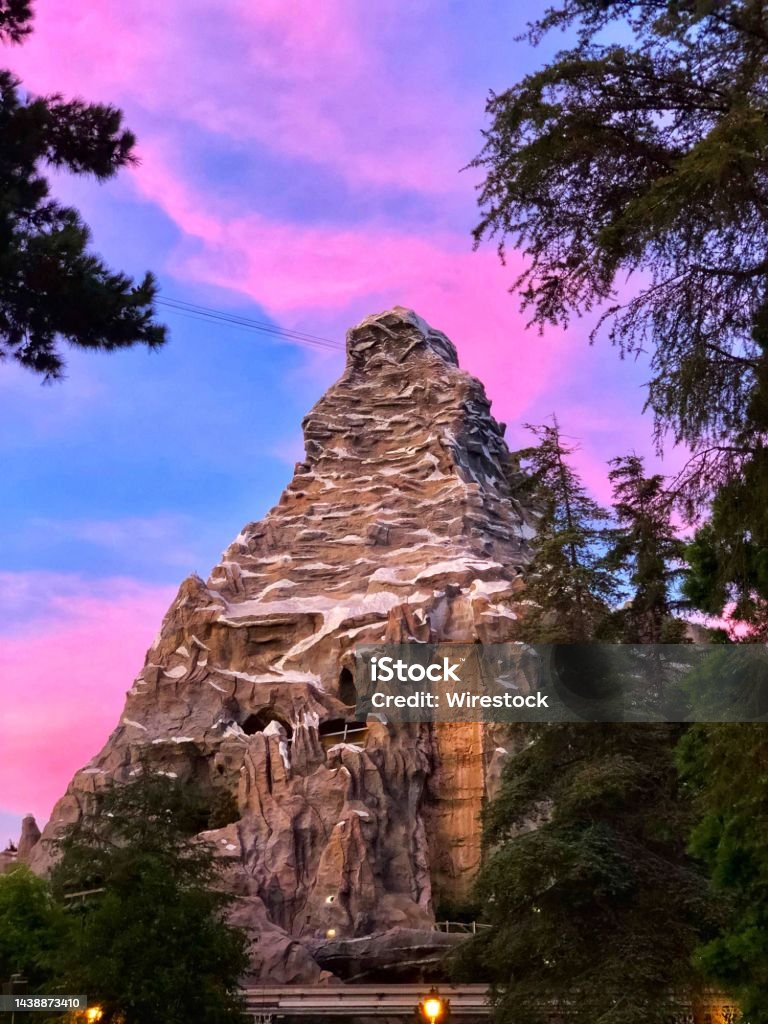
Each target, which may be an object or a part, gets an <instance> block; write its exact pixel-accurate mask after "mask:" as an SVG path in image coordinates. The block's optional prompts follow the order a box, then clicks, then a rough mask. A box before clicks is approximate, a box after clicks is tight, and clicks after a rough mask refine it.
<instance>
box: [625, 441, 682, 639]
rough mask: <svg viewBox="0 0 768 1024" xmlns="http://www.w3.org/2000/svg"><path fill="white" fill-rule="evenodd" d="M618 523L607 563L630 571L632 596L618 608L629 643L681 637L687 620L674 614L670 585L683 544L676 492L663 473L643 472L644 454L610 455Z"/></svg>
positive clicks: (677, 574) (678, 566) (677, 572)
mask: <svg viewBox="0 0 768 1024" xmlns="http://www.w3.org/2000/svg"><path fill="white" fill-rule="evenodd" d="M610 465H611V466H612V467H613V468H612V469H611V471H610V473H609V474H608V476H609V479H610V481H611V483H612V484H613V496H614V503H613V509H614V514H615V517H616V520H617V523H618V529H617V530H616V532H615V534H614V540H613V543H612V545H611V548H610V550H609V551H608V553H607V555H606V566H607V567H608V568H609V569H611V570H613V571H614V572H617V573H623V574H625V575H626V576H627V578H628V581H629V585H630V587H631V593H632V596H631V599H630V601H629V602H628V604H627V605H626V606H625V607H624V608H623V609H622V610H621V612H619V613H617V618H618V619H619V621H620V624H621V636H622V640H623V641H624V642H625V643H633V644H660V643H679V642H681V641H682V640H683V637H684V631H685V624H684V623H682V622H680V621H679V620H675V619H674V618H672V615H671V610H672V594H671V591H672V587H673V585H674V582H675V580H676V579H678V578H679V577H680V576H681V574H682V572H683V568H682V560H683V556H684V553H685V544H684V542H683V541H682V540H681V539H680V538H679V537H678V536H677V532H676V529H675V527H674V524H673V522H672V517H673V507H674V502H673V497H672V496H671V495H670V494H669V493H668V492H667V491H666V490H665V488H664V477H663V476H661V474H658V473H654V474H652V475H651V476H646V475H645V467H644V464H643V460H642V458H640V456H638V455H635V454H632V455H625V456H623V457H620V458H616V459H612V460H611V462H610Z"/></svg>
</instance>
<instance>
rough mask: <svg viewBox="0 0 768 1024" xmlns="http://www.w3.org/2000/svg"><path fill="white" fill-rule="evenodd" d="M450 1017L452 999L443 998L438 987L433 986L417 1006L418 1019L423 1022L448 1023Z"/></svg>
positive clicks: (433, 1023)
mask: <svg viewBox="0 0 768 1024" xmlns="http://www.w3.org/2000/svg"><path fill="white" fill-rule="evenodd" d="M450 1019H451V1001H450V999H443V997H442V996H441V995H440V994H439V993H438V991H437V989H436V988H431V989H430V990H429V992H428V993H427V995H426V996H425V997H424V998H423V999H422V1000H420V1001H419V1005H418V1006H417V1007H416V1020H417V1021H420V1022H423V1024H447V1022H448V1021H450Z"/></svg>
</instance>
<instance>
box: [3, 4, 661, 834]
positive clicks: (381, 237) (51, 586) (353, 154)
mask: <svg viewBox="0 0 768 1024" xmlns="http://www.w3.org/2000/svg"><path fill="white" fill-rule="evenodd" d="M37 9H38V16H37V22H36V27H35V32H34V34H33V36H32V37H31V38H30V39H29V41H28V42H26V43H25V44H24V45H23V46H22V47H19V48H13V49H10V48H6V49H5V51H4V52H3V53H2V54H1V55H0V56H1V57H3V58H4V59H5V62H6V66H10V67H12V68H13V69H14V70H15V71H16V72H17V73H18V74H19V76H20V77H21V78H22V80H23V82H24V85H25V87H26V88H28V89H29V90H30V91H31V92H36V93H41V92H42V93H48V92H54V91H56V92H61V93H63V94H65V95H67V96H75V95H76V96H81V97H83V98H85V99H88V100H93V101H97V100H98V101H107V102H111V103H114V104H116V105H118V106H120V107H121V108H122V109H123V110H124V111H125V114H126V121H127V124H128V126H129V127H130V128H131V129H132V130H134V131H135V132H136V134H137V135H138V137H139V149H138V152H139V155H140V164H139V166H138V167H136V168H135V169H132V170H130V171H125V172H123V173H121V174H120V176H119V177H118V178H116V179H114V180H112V181H110V182H108V183H106V184H104V185H98V184H97V183H96V182H94V181H93V180H77V181H75V180H73V179H71V178H67V177H61V178H57V179H56V181H55V192H56V195H57V196H58V197H59V198H61V199H64V200H67V201H71V202H73V203H74V204H76V205H77V206H78V207H79V208H80V209H81V210H82V212H83V214H84V216H85V218H86V220H87V221H88V223H89V224H90V226H91V228H92V230H93V239H94V247H95V249H96V250H97V251H98V252H100V253H101V254H102V255H103V256H104V257H105V258H107V259H108V260H109V262H110V263H111V264H112V265H113V266H114V267H115V268H120V269H124V270H127V271H129V272H131V273H134V274H139V273H142V272H143V271H144V270H147V269H152V270H153V271H154V272H155V273H156V274H157V276H158V278H159V281H160V286H161V290H162V293H163V295H164V296H166V297H169V298H175V299H182V300H186V301H191V302H196V303H200V304H203V305H205V306H210V307H214V308H216V309H221V310H226V311H230V312H237V313H239V314H241V315H245V316H249V317H252V318H255V319H259V320H262V321H266V322H270V323H273V324H275V325H279V326H281V327H288V328H294V329H300V330H303V331H307V332H311V333H312V334H314V335H318V336H320V337H323V338H327V339H331V340H334V341H336V342H342V341H343V337H344V331H345V329H346V328H347V327H348V326H349V325H351V324H353V323H355V322H356V321H358V320H359V319H361V318H362V317H363V316H365V315H366V314H369V313H372V312H377V311H380V310H382V309H385V308H387V307H389V306H392V305H395V304H400V305H404V306H411V307H413V308H415V309H416V310H417V311H418V312H419V313H420V314H421V315H422V316H423V317H425V318H426V319H427V320H429V321H430V322H431V323H432V324H433V325H434V326H435V327H438V328H440V329H441V330H443V331H445V332H446V333H447V334H448V335H449V336H450V337H451V338H452V339H453V341H454V342H455V343H456V345H457V347H458V350H459V355H460V360H461V364H462V366H463V367H464V368H465V369H468V370H470V371H471V372H473V373H475V374H477V375H478V376H479V377H480V378H481V379H482V380H483V381H484V382H485V384H486V388H487V390H488V393H489V396H490V397H491V399H492V400H493V407H494V413H495V415H496V417H497V418H498V419H500V420H504V421H506V422H507V423H508V424H509V430H508V437H509V438H510V443H511V444H513V445H516V444H519V443H523V442H524V440H525V435H524V431H523V430H522V427H521V425H522V424H523V423H524V422H526V421H529V422H540V421H541V420H542V419H544V418H545V417H547V416H548V415H549V414H551V413H552V411H553V410H556V411H557V413H558V416H559V418H560V421H561V423H562V425H563V427H564V430H565V431H566V433H568V434H569V435H572V436H574V437H577V438H579V439H580V441H581V444H582V449H581V452H580V453H579V465H580V467H581V468H582V470H583V471H584V473H585V476H586V478H587V479H588V480H589V481H590V483H591V485H592V486H593V488H594V489H595V491H596V493H597V494H598V495H599V496H600V497H602V498H603V499H605V498H606V497H607V495H606V486H605V462H606V460H607V459H608V458H610V457H611V456H614V455H617V454H622V453H624V452H626V451H629V450H631V449H632V448H635V449H636V450H638V451H641V452H647V451H649V450H650V447H651V445H650V433H651V423H650V421H649V419H648V417H642V416H641V410H642V405H643V390H642V382H643V380H644V379H645V378H646V376H647V370H646V368H645V367H644V366H643V365H638V364H634V363H631V362H626V361H625V362H622V361H621V360H620V359H619V358H618V355H617V354H616V353H615V352H614V351H612V350H611V349H610V347H609V346H608V345H607V344H602V345H599V344H598V345H597V346H595V347H593V348H589V346H588V344H587V342H586V337H587V335H588V331H589V326H590V325H589V324H588V323H586V322H581V321H578V322H576V323H575V324H574V325H573V326H572V327H571V329H570V330H569V331H568V332H567V333H562V332H560V331H555V330H550V331H547V332H546V333H545V334H544V335H543V336H540V335H539V334H537V332H536V331H535V330H526V329H525V324H524V319H523V318H522V317H521V315H520V314H519V312H518V303H517V300H516V299H515V298H514V296H511V295H509V294H508V288H509V285H510V283H511V280H512V278H513V277H514V276H515V267H516V266H518V265H519V259H520V257H518V256H517V255H516V254H514V253H512V254H510V258H509V265H508V266H507V267H503V266H501V265H500V263H499V261H498V258H497V256H496V253H495V249H494V246H493V244H488V245H485V246H484V247H482V248H481V249H480V250H479V251H478V252H473V251H472V245H471V238H470V231H471V228H472V226H473V225H474V223H475V221H476V219H477V213H476V207H475V186H476V184H477V182H478V180H479V179H478V175H477V173H476V172H472V171H463V172H462V170H461V169H462V167H464V166H465V165H466V164H467V162H468V161H469V160H470V159H471V158H472V157H473V156H474V155H475V154H476V153H477V152H478V150H479V149H480V147H481V144H482V140H481V134H480V133H481V130H482V128H483V126H484V124H485V115H484V103H485V97H486V95H487V93H488V91H489V89H495V90H497V91H498V90H501V89H503V88H504V87H505V86H506V85H510V84H512V83H513V82H514V81H515V80H517V79H518V78H519V77H520V76H521V75H523V74H524V73H525V72H526V71H529V70H532V69H533V68H535V67H536V66H537V65H538V64H539V63H541V61H542V60H543V59H544V58H545V57H546V56H547V55H548V54H551V52H552V50H551V49H549V50H548V49H547V47H546V46H543V47H541V48H540V49H539V50H532V49H531V48H530V47H529V46H528V45H527V44H526V43H521V42H515V40H514V37H515V36H516V35H517V34H518V33H519V32H520V31H521V30H522V29H523V28H524V24H525V21H526V18H527V17H528V16H529V15H531V14H533V13H535V12H536V11H537V10H540V9H541V5H540V4H538V3H535V2H530V0H529V2H528V3H520V2H518V3H509V2H502V0H475V2H473V3H471V4H470V3H457V2H452V0H451V2H446V0H373V2H370V3H363V2H361V0H321V2H317V0H164V2H162V3H157V2H156V0H153V2H151V3H150V2H149V0H134V2H132V3H131V4H125V3H124V2H118V0H100V2H99V3H93V2H90V0H45V2H42V0H39V2H38V4H37ZM553 42H555V43H556V42H557V40H555V41H553ZM166 312H167V311H166V310H164V311H163V313H164V319H166V322H167V323H168V324H169V326H170V335H171V338H170V342H169V344H168V345H167V347H166V348H165V349H164V350H162V351H160V352H158V353H154V354H149V353H147V352H146V351H145V350H139V349H136V350H134V351H129V352H125V353H121V354H119V355H95V354H76V353H69V354H68V359H67V362H68V367H67V377H66V380H64V381H63V382H61V383H59V384H55V385H53V386H50V387H44V386H41V385H40V383H39V380H38V379H37V378H35V377H34V376H32V375H31V374H30V373H28V372H26V371H23V370H21V369H18V368H16V367H15V366H11V365H2V366H0V418H1V419H2V429H0V462H1V464H2V487H3V493H2V500H1V501H0V526H1V527H2V536H3V541H4V543H3V546H2V554H1V555H0V605H1V606H2V607H1V609H0V752H1V753H0V846H3V845H4V844H5V840H6V839H7V838H11V837H14V838H15V837H16V836H17V834H18V828H19V821H20V818H21V816H22V815H23V814H24V813H26V812H28V811H31V812H33V813H35V814H36V815H37V816H38V820H39V823H40V824H41V825H42V824H43V822H44V821H45V820H46V819H47V817H48V815H49V813H50V810H51V807H52V804H53V802H54V800H55V799H56V798H57V797H58V796H59V795H61V793H62V792H63V791H64V789H65V787H66V785H67V783H68V781H69V779H70V777H71V775H72V774H73V772H74V770H75V769H76V768H78V767H80V766H81V765H82V764H83V763H85V762H86V761H87V760H88V758H89V757H90V756H91V755H92V754H94V753H95V752H96V751H97V750H98V749H99V747H100V746H101V745H102V744H103V742H104V741H105V740H106V738H107V736H108V734H109V732H110V731H111V729H112V728H113V727H114V726H115V725H116V723H117V720H118V716H119V713H120V710H121V707H122V702H123V697H124V693H125V691H126V690H127V689H129V687H130V685H131V681H132V679H133V677H134V676H135V674H136V673H137V671H138V670H139V668H140V666H141V664H142V661H143V657H144V651H145V649H146V648H147V646H148V645H149V643H150V642H151V640H152V637H153V636H154V634H155V633H156V632H157V629H158V627H159V623H160V620H161V618H162V615H163V613H164V611H165V609H166V607H167V605H168V604H169V602H170V600H171V599H172V597H173V594H174V593H175V590H176V588H177V586H178V584H179V583H180V582H181V580H182V579H183V578H184V577H185V576H187V575H188V574H189V573H191V572H198V573H200V574H201V575H202V576H204V577H205V576H207V575H208V572H209V570H210V568H211V567H212V565H213V564H215V562H216V561H217V559H218V557H219V555H220V553H221V551H222V550H223V549H224V548H225V547H226V546H227V544H228V543H229V541H230V540H231V539H232V538H233V537H234V536H235V535H236V534H237V533H238V531H239V529H240V527H241V526H242V525H243V524H244V523H245V522H248V521H251V520H254V519H258V518H260V517H261V516H262V515H263V514H264V513H265V512H266V511H267V510H268V509H269V507H270V506H271V505H272V504H273V503H274V502H275V501H276V499H277V497H278V495H279V492H280V490H281V489H282V487H283V486H284V485H285V484H286V483H287V482H288V480H289V478H290V475H291V472H292V466H293V463H294V462H295V461H296V459H297V458H299V457H300V455H301V432H300V421H301V418H302V416H303V415H304V413H305V412H306V411H307V410H308V409H309V407H310V406H311V405H312V403H313V402H314V401H315V400H316V399H317V398H318V397H319V395H320V394H321V393H322V391H323V390H324V389H325V388H326V387H327V386H328V385H329V384H330V383H331V382H332V381H333V380H334V379H335V378H336V377H337V376H338V374H339V373H340V371H341V369H342V365H343V357H342V352H341V350H340V349H327V350H323V349H314V348H310V347H302V346H298V345H295V344H289V343H286V342H283V341H279V340H276V339H274V338H272V339H270V338H269V337H268V336H266V335H260V334H255V333H251V332H246V331H242V330H238V329H235V328H231V327H227V326H224V325H220V324H213V323H205V322H201V321H199V320H195V319H190V318H188V317H186V316H180V315H176V314H171V313H168V315H167V316H165V313H166Z"/></svg>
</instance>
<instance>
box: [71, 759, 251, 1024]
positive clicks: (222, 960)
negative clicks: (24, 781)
mask: <svg viewBox="0 0 768 1024" xmlns="http://www.w3.org/2000/svg"><path fill="white" fill-rule="evenodd" d="M207 814H208V808H207V807H206V806H205V804H204V801H203V800H202V799H201V798H200V797H199V796H198V794H197V793H196V791H195V790H194V788H193V787H190V786H189V785H185V784H182V783H181V782H179V781H178V780H172V779H169V778H168V777H167V776H165V775H161V774H152V773H151V772H149V770H148V769H147V768H145V769H144V770H143V772H142V774H141V775H139V776H138V778H137V779H136V780H135V781H134V782H132V783H129V784H127V785H123V786H114V787H111V788H109V789H106V790H103V791H100V792H99V793H98V795H97V797H96V800H95V804H94V806H93V807H91V808H90V810H89V812H88V813H86V814H85V815H84V816H83V817H82V818H81V819H80V820H79V821H78V822H77V823H75V824H74V825H72V826H70V828H69V829H68V831H67V832H66V834H65V836H64V837H63V839H62V840H61V843H60V852H61V859H60V861H59V863H58V864H57V866H56V868H55V869H54V873H53V886H54V895H56V896H58V897H59V898H63V896H64V895H66V894H67V893H72V892H81V891H83V890H89V889H91V890H101V891H100V892H95V893H93V895H92V896H91V897H89V898H88V899H87V901H86V903H85V905H84V906H83V907H82V908H81V909H82V911H83V916H82V922H81V927H79V928H77V929H75V935H74V937H73V941H72V942H71V943H70V944H69V945H68V946H67V947H65V948H63V949H62V950H61V951H60V955H59V959H58V978H57V981H58V985H59V990H61V991H67V992H87V993H88V995H89V998H90V999H91V1000H93V1001H97V1002H99V1003H100V1004H102V1005H103V1007H104V1009H105V1018H104V1019H105V1020H106V1021H114V1022H117V1021H123V1022H124V1024H157V1022H158V1021H160V1020H162V1021H163V1024H187V1022H188V1021H196V1022H199V1024H243V1022H244V1021H245V1017H244V1016H243V1013H242V1006H241V999H240V996H239V988H238V982H239V978H240V976H241V975H242V974H243V973H244V971H245V968H246V967H247V963H248V958H247V955H246V948H247V943H246V939H245V937H244V935H243V933H241V932H240V931H239V930H238V929H236V928H233V927H231V926H230V925H229V924H228V923H227V921H226V919H225V912H226V908H227V906H228V905H229V903H230V900H231V897H229V896H227V895H226V894H225V893H224V892H223V891H222V889H221V886H220V877H219V871H218V867H217V863H216V861H215V858H214V854H213V852H212V850H211V849H210V847H209V846H208V845H207V844H206V843H203V842H200V841H199V840H198V839H197V838H196V833H197V832H199V831H200V829H201V827H205V821H206V818H207Z"/></svg>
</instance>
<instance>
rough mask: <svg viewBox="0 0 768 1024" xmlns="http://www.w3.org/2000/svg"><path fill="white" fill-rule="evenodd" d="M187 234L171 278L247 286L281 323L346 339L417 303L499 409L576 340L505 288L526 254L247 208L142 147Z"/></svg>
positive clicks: (382, 226) (514, 405) (523, 401)
mask: <svg viewBox="0 0 768 1024" xmlns="http://www.w3.org/2000/svg"><path fill="white" fill-rule="evenodd" d="M134 180H135V184H136V187H137V188H138V190H139V192H140V193H141V194H142V195H143V196H144V197H145V198H147V199H150V200H152V201H153V202H155V203H157V204H158V205H159V206H160V207H161V208H162V209H163V210H164V212H165V213H166V214H167V215H168V216H169V217H170V218H171V219H172V220H173V221H174V222H175V223H176V225H177V226H178V227H179V228H180V230H181V231H182V233H183V240H182V242H181V243H180V244H179V247H178V249H177V251H176V254H175V256H174V259H173V265H172V268H171V269H172V271H173V273H174V275H175V276H178V277H180V278H184V279H187V280H190V279H191V280H195V281H198V282H200V283H204V284H206V285H214V286H216V287H220V288H226V289H230V290H233V291H236V292H240V293H241V294H243V295H247V296H248V297H249V298H251V299H252V300H254V301H255V302H257V303H258V304H259V305H260V306H262V308H264V309H265V310H267V311H268V312H269V313H270V314H272V315H273V316H274V317H275V318H278V319H279V321H280V322H281V323H282V324H285V325H288V326H291V327H295V328H301V329H304V330H307V331H311V332H312V333H314V334H319V335H321V336H330V337H334V336H335V337H336V338H339V337H340V336H342V334H343V330H344V329H345V328H346V327H348V326H349V325H350V324H353V323H355V322H356V321H357V320H359V319H361V318H362V317H363V316H365V315H368V314H369V313H371V312H375V311H378V310H381V309H386V308H389V307H391V306H393V305H398V304H399V305H403V306H410V307H413V308H414V309H416V310H417V311H418V312H419V313H420V314H421V315H422V316H424V317H425V318H426V319H427V320H428V321H429V322H430V323H432V325H433V326H434V327H437V328H439V329H440V330H443V331H445V333H446V334H448V335H449V336H450V337H451V338H452V339H453V340H454V341H455V343H456V344H457V346H458V348H459V352H460V355H461V360H462V366H464V368H465V369H467V370H469V371H470V372H471V373H474V374H476V375H477V376H479V377H480V378H481V379H483V380H485V381H486V382H488V384H489V385H490V387H489V391H490V393H491V396H492V398H493V399H494V400H495V402H496V403H497V409H496V411H497V415H499V416H501V417H507V418H512V417H517V416H519V415H521V414H522V413H523V412H524V410H525V409H526V408H527V406H528V405H529V404H530V402H531V401H532V399H533V398H534V397H535V396H536V395H537V394H539V393H540V392H541V391H542V389H544V388H545V387H546V388H549V387H551V386H552V383H553V380H554V379H555V378H556V377H557V376H558V374H559V373H560V372H561V370H562V368H563V362H564V357H565V355H566V352H567V351H568V350H569V348H570V347H571V346H572V345H573V344H578V343H579V342H578V340H577V339H573V338H572V339H571V340H568V338H566V336H565V334H564V333H563V332H561V331H558V330H549V331H547V332H545V333H544V334H543V335H539V334H537V333H536V332H535V331H530V330H526V328H525V320H524V317H523V316H522V315H521V314H520V313H519V311H518V307H517V303H516V301H515V299H514V298H513V297H512V296H510V295H509V292H508V287H509V282H510V280H511V279H512V278H513V277H514V275H515V269H516V266H519V260H520V257H518V256H517V255H516V254H511V255H510V265H508V266H502V265H501V264H500V263H499V260H498V258H497V256H496V253H495V252H494V251H492V250H490V249H485V250H481V251H479V252H473V251H472V249H471V247H470V244H469V240H468V238H467V237H465V236H464V235H461V234H456V233H452V232H449V231H445V230H444V231H432V232H429V233H425V232H423V231H415V230H414V231H409V230H407V229H405V228H397V227H392V226H391V225H388V224H386V223H380V222H371V223H368V224H364V225H359V226H356V227H355V228H346V227H336V226H328V225H321V226H318V225H306V224H297V223H292V222H286V221H279V220H276V219H272V218H269V217H267V216H264V215H261V214H258V213H248V212H245V213H243V212H242V211H241V210H239V209H238V208H236V207H234V206H232V205H231V204H227V203H226V202H224V201H220V202H216V201H215V199H213V198H212V197H211V196H210V195H205V194H203V193H201V192H197V191H196V190H195V189H194V188H193V187H192V186H190V185H189V184H187V183H186V182H185V180H184V177H183V174H182V173H181V172H179V173H178V174H177V173H175V172H174V170H173V169H172V166H171V163H170V161H168V160H167V159H166V157H165V154H164V152H163V150H162V148H161V147H160V146H159V145H157V144H155V145H147V147H146V148H145V160H144V163H143V165H142V167H141V168H140V169H139V171H138V172H137V173H136V174H135V176H134Z"/></svg>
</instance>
